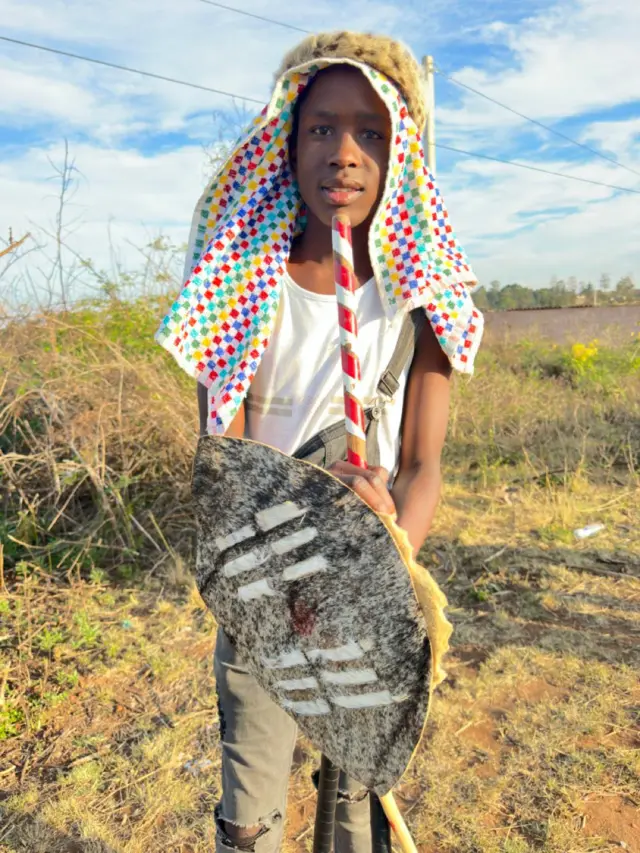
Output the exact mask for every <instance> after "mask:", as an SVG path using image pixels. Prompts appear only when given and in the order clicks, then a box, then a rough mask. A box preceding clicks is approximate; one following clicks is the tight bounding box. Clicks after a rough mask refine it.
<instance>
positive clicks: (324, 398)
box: [245, 275, 409, 473]
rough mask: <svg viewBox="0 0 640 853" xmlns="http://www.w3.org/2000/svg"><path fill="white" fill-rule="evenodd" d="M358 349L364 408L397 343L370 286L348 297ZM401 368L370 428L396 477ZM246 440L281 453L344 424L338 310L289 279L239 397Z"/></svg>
mask: <svg viewBox="0 0 640 853" xmlns="http://www.w3.org/2000/svg"><path fill="white" fill-rule="evenodd" d="M356 306H357V307H356V315H357V319H358V349H359V356H360V362H361V368H362V384H361V389H362V394H361V396H362V401H363V403H364V406H365V408H368V407H369V406H371V405H372V404H373V402H374V400H375V398H376V388H377V385H378V382H379V381H380V378H381V376H382V374H383V372H384V370H385V369H386V368H387V366H388V364H389V361H390V359H391V356H392V355H393V351H394V349H395V347H396V344H397V342H398V338H399V335H400V330H401V328H402V321H403V315H402V313H401V312H399V313H398V314H397V315H396V316H395V317H394V318H393V320H389V319H388V318H387V316H386V315H385V312H384V309H383V307H382V303H381V301H380V295H379V293H378V288H377V287H376V284H375V281H374V280H373V279H371V280H370V281H369V282H367V283H366V284H364V285H362V287H360V288H358V290H357V291H356ZM408 373H409V365H407V366H406V367H405V369H404V371H403V373H402V375H401V377H400V387H399V388H398V391H397V392H396V395H395V397H394V399H393V401H392V402H390V403H388V404H387V405H386V406H385V408H384V411H383V413H382V417H381V419H380V422H379V427H378V438H379V446H380V465H382V466H383V467H384V468H386V469H387V470H388V471H390V472H391V473H393V472H395V471H396V468H397V463H398V459H399V453H400V428H401V421H402V408H403V402H404V392H405V388H406V382H407V376H408ZM245 406H246V435H247V437H248V438H251V439H254V440H255V441H259V442H262V443H263V444H269V445H271V446H272V447H276V448H278V449H279V450H281V451H283V452H284V453H287V454H289V455H291V454H293V453H294V452H295V451H296V450H297V449H298V448H299V447H301V446H302V445H303V444H304V443H305V442H306V441H308V440H309V439H310V438H312V437H313V436H314V435H315V434H316V433H318V432H319V431H320V430H322V429H325V428H326V427H328V426H331V425H332V424H335V423H336V422H338V421H340V420H342V419H344V400H343V390H342V367H341V358H340V337H339V330H338V308H337V298H336V296H335V295H322V294H317V293H311V292H310V291H308V290H305V289H304V288H302V287H300V286H299V285H298V284H296V283H295V281H293V279H292V278H291V277H290V276H289V275H285V277H284V280H283V282H282V290H281V295H280V302H279V305H278V314H277V317H276V320H275V325H274V328H273V331H272V333H271V338H270V342H269V346H268V347H267V350H266V352H265V353H264V355H263V357H262V361H261V363H260V367H259V369H258V372H257V373H256V376H255V378H254V380H253V382H252V384H251V388H250V389H249V394H248V396H247V399H246V404H245Z"/></svg>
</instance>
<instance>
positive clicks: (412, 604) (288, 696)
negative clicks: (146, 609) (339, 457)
mask: <svg viewBox="0 0 640 853" xmlns="http://www.w3.org/2000/svg"><path fill="white" fill-rule="evenodd" d="M193 494H194V500H195V508H196V516H197V521H198V529H199V535H198V553H197V562H196V574H197V584H198V588H199V590H200V593H201V595H202V597H203V599H204V601H205V602H206V604H207V605H208V607H209V608H210V609H211V611H212V613H213V615H214V616H215V618H216V620H217V621H218V623H219V624H220V625H221V627H222V628H223V629H224V631H225V632H226V633H227V635H228V636H229V638H230V639H231V640H232V642H233V643H234V644H235V646H236V648H237V650H238V652H239V654H240V656H241V657H242V658H243V659H244V661H245V663H246V665H247V666H248V668H249V669H250V671H251V672H252V673H253V675H254V676H255V678H256V680H257V681H258V683H259V684H261V685H262V687H264V689H265V690H266V691H267V692H268V693H269V695H270V696H271V697H272V698H273V699H274V700H275V701H276V702H277V703H278V704H279V705H280V706H281V707H282V708H284V709H285V711H287V713H289V714H290V715H291V716H292V717H293V718H294V719H295V720H296V722H297V723H298V724H299V725H300V728H301V729H302V730H303V731H304V732H305V734H306V735H307V736H308V737H309V739H310V740H311V742H312V743H313V744H314V745H315V746H316V747H317V748H319V749H320V750H322V752H323V753H324V754H325V755H326V756H327V757H328V758H329V759H330V760H331V761H332V762H333V763H334V764H336V765H337V766H339V767H340V768H341V769H343V770H344V771H346V772H347V773H348V774H349V775H350V776H352V777H353V778H355V779H357V780H358V781H359V782H361V783H362V784H363V785H365V786H366V787H367V788H369V789H371V790H374V791H376V793H378V794H381V795H382V794H385V793H386V792H387V791H389V790H390V789H391V788H392V787H393V786H394V785H395V784H396V783H397V782H398V781H399V780H400V778H401V777H402V775H403V773H404V771H405V769H406V767H407V765H408V764H409V762H410V760H411V756H412V754H413V752H414V750H415V748H416V746H417V745H418V743H419V741H420V737H421V734H422V729H423V726H424V722H425V719H426V715H427V711H428V706H429V693H430V684H431V654H430V646H429V640H428V638H427V631H426V626H425V622H424V618H423V615H422V612H421V610H420V608H419V606H418V602H417V600H416V596H415V594H414V590H413V587H412V583H411V579H410V576H409V573H408V571H407V567H406V566H405V563H404V561H403V559H402V557H401V555H400V552H399V550H398V547H397V546H396V544H395V543H394V541H393V539H392V538H391V536H390V534H389V533H388V531H387V529H386V527H385V525H384V524H383V522H382V521H381V520H380V518H379V517H378V516H377V515H376V514H375V513H374V512H373V511H372V510H371V509H369V507H368V506H367V505H366V504H364V502H363V501H362V500H361V499H360V498H359V497H358V496H357V495H356V494H355V493H354V492H352V491H351V490H350V489H348V488H347V487H346V486H344V485H343V484H342V483H341V482H340V481H339V480H337V479H336V478H335V477H333V476H332V475H331V474H328V473H327V472H326V471H324V470H322V469H320V468H318V467H316V466H315V465H311V464H309V463H306V462H302V461H300V460H297V459H292V458H291V457H289V456H286V455H285V454H283V453H280V452H279V451H278V450H275V449H274V448H272V447H267V446H265V445H262V444H258V443H256V442H252V441H247V440H244V439H231V438H221V437H215V436H208V437H205V438H202V439H201V440H200V443H199V446H198V452H197V455H196V460H195V464H194V478H193Z"/></svg>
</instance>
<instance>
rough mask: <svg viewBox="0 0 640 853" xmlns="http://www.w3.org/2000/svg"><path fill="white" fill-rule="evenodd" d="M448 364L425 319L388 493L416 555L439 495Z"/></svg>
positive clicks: (427, 530)
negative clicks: (397, 461) (397, 463)
mask: <svg viewBox="0 0 640 853" xmlns="http://www.w3.org/2000/svg"><path fill="white" fill-rule="evenodd" d="M450 379H451V366H450V364H449V360H448V359H447V357H446V355H445V354H444V352H443V351H442V349H441V347H440V345H439V344H438V341H437V340H436V336H435V334H434V332H433V329H432V328H431V325H430V324H429V323H427V324H426V325H425V327H424V329H423V331H422V333H421V335H420V339H419V341H418V346H417V348H416V354H415V356H414V359H413V364H412V365H411V371H410V373H409V380H408V384H407V392H406V399H405V407H404V415H403V421H402V444H401V449H400V469H399V471H398V476H397V477H396V480H395V483H394V485H393V489H392V490H391V495H392V497H393V500H394V502H395V505H396V511H397V515H398V519H397V521H398V526H399V527H402V528H403V529H404V530H406V531H407V533H408V535H409V541H410V542H411V544H412V545H413V552H414V556H415V555H416V554H417V553H418V551H419V550H420V548H421V547H422V544H423V543H424V540H425V539H426V537H427V534H428V532H429V529H430V527H431V522H432V521H433V516H434V514H435V511H436V507H437V505H438V500H439V498H440V485H441V474H440V456H441V454H442V448H443V445H444V441H445V437H446V434H447V423H448V419H449V395H450Z"/></svg>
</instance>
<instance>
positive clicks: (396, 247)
mask: <svg viewBox="0 0 640 853" xmlns="http://www.w3.org/2000/svg"><path fill="white" fill-rule="evenodd" d="M363 46H364V48H365V49H363ZM381 46H382V47H383V48H384V49H383V50H382V51H381V50H380V47H381ZM372 47H373V49H372ZM366 48H368V49H366ZM390 50H391V53H392V54H393V51H394V50H395V51H396V52H398V51H401V52H402V59H401V62H400V63H399V65H398V63H392V62H390V60H389V51H390ZM363 58H364V60H366V61H362V60H363ZM288 60H289V61H287V60H285V64H284V66H283V69H284V70H283V71H282V73H281V74H280V76H279V78H278V80H277V82H276V84H275V87H274V91H273V95H272V97H271V100H270V102H269V104H268V105H267V107H265V109H264V110H263V111H262V113H261V114H260V115H259V116H258V117H257V118H256V119H255V120H254V121H253V122H252V124H251V125H250V127H249V129H248V131H247V133H246V135H245V136H243V137H242V138H241V140H240V141H239V143H238V144H237V145H236V147H235V148H234V151H233V153H232V154H231V156H230V158H229V159H228V160H227V162H226V164H225V165H224V166H223V167H222V169H221V170H220V172H219V173H218V174H217V175H216V176H215V178H214V179H213V181H212V183H211V184H210V186H209V188H208V189H207V190H206V191H205V193H204V194H203V196H202V198H201V199H200V202H199V203H198V206H197V208H196V212H195V215H194V220H193V225H192V230H191V237H190V241H189V249H188V255H187V270H186V276H188V277H187V281H186V284H185V286H184V288H183V290H182V292H181V294H180V296H179V297H178V299H177V300H176V302H175V303H174V304H173V306H172V307H171V310H170V312H169V314H168V315H167V316H166V317H165V319H164V321H163V323H162V325H161V326H160V329H159V330H158V332H157V335H156V339H157V341H158V342H159V343H160V344H161V345H162V346H163V347H165V348H166V349H167V350H168V351H169V352H170V353H172V355H173V356H174V357H175V358H176V360H177V361H178V363H179V364H180V365H181V366H182V367H183V368H184V369H185V370H186V371H187V373H189V375H190V376H193V377H194V378H195V379H197V380H198V381H200V382H202V383H203V384H204V385H206V386H207V387H208V388H209V389H210V391H209V399H210V411H209V423H208V431H209V433H211V434H222V433H224V432H225V430H226V429H227V428H228V427H229V425H230V423H231V421H232V420H233V418H234V416H235V414H236V413H237V411H238V409H239V408H240V406H241V404H242V402H243V400H244V398H245V396H246V394H247V391H248V390H249V386H250V385H251V381H252V379H253V377H254V376H255V374H256V371H257V369H258V367H259V365H260V360H261V358H262V355H263V353H264V351H265V350H266V347H267V345H268V343H269V336H270V334H271V329H272V327H273V323H274V320H275V317H276V313H277V309H278V300H279V296H280V287H281V281H282V277H283V275H284V273H285V271H286V266H287V259H288V256H289V250H290V247H291V242H292V240H293V238H294V236H295V235H296V234H297V233H298V232H299V231H300V230H301V229H302V228H303V227H304V224H303V223H304V219H303V217H304V210H303V205H302V200H301V198H300V194H299V191H298V188H297V185H296V182H295V179H294V178H293V176H292V173H291V167H290V164H289V137H290V134H291V130H292V122H293V115H292V110H293V107H294V104H295V102H296V99H297V98H298V96H299V95H300V94H301V92H303V91H304V89H305V87H306V86H307V85H308V84H309V82H310V80H312V79H313V77H314V75H315V74H317V73H318V71H320V70H321V69H323V68H326V67H328V66H329V65H332V64H349V65H353V66H355V67H356V68H358V69H359V70H360V71H361V72H362V73H363V74H364V75H365V76H366V78H367V80H368V81H369V82H370V83H371V85H372V86H373V88H374V90H375V91H376V92H377V94H378V95H379V96H380V98H381V99H382V100H383V102H384V103H385V104H386V106H387V108H388V110H389V114H390V116H391V125H392V143H391V148H390V162H389V169H388V172H387V178H386V186H385V191H384V195H383V198H382V201H381V203H380V206H379V208H378V211H377V213H376V215H375V217H374V219H373V222H372V225H371V228H370V233H369V253H370V256H371V263H372V266H373V270H374V275H375V280H376V283H377V286H378V290H379V293H380V297H381V300H382V304H383V305H384V307H385V310H386V312H387V315H388V316H389V317H390V318H391V317H393V316H394V315H395V314H396V313H397V312H398V311H409V310H412V309H414V308H424V310H425V312H426V314H427V317H428V319H429V321H430V323H431V326H432V328H433V330H434V332H435V335H436V337H437V339H438V341H439V343H440V346H441V347H442V349H443V350H444V352H445V353H446V355H447V356H448V358H449V360H450V362H451V364H452V366H453V367H454V368H455V369H457V370H459V371H461V372H464V373H471V372H472V371H473V361H474V358H475V354H476V351H477V349H478V346H479V344H480V339H481V337H482V328H483V319H482V315H481V314H480V313H479V312H478V311H477V310H476V308H475V307H474V305H473V302H472V300H471V296H470V294H469V290H470V289H471V288H472V287H473V286H474V285H475V284H476V283H477V280H476V278H475V276H474V274H473V272H472V271H471V268H470V266H469V264H468V262H467V259H466V257H465V254H464V251H463V249H462V247H461V246H460V245H459V243H458V242H457V240H456V238H455V236H454V233H453V229H452V227H451V223H450V221H449V216H448V213H447V209H446V207H445V205H444V202H443V199H442V196H441V195H440V191H439V189H438V187H437V185H436V183H435V181H434V179H433V176H432V175H431V174H430V173H429V172H428V170H427V167H426V165H425V161H424V153H423V150H422V144H421V138H420V129H421V128H422V126H423V124H424V106H423V104H422V101H421V97H420V86H419V83H415V81H416V80H419V72H418V69H417V63H416V62H415V60H414V59H413V58H412V57H411V56H410V55H409V54H407V53H406V51H404V48H402V47H401V46H399V45H398V43H397V42H393V41H391V40H390V39H385V38H382V37H378V36H361V35H358V34H354V33H340V34H326V35H321V36H314V37H312V38H311V39H307V40H305V42H303V43H302V45H300V46H299V48H297V49H296V50H295V51H293V52H292V53H291V54H290V55H289V57H288ZM293 63H297V64H295V65H293ZM290 65H293V67H289V66H290ZM381 69H382V70H381ZM407 69H408V70H409V72H410V74H409V79H408V81H407V80H406V79H403V78H406V77H407V73H406V72H407ZM384 71H387V73H383V72H384ZM410 107H411V111H410ZM336 323H337V319H336Z"/></svg>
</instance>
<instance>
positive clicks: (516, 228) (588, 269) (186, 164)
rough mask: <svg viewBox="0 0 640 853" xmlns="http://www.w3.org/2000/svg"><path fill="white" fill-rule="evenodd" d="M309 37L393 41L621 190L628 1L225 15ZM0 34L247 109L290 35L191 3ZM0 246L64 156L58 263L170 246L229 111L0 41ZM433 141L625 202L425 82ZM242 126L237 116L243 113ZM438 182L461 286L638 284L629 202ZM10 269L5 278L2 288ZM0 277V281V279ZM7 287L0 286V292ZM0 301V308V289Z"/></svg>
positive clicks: (21, 25)
mask: <svg viewBox="0 0 640 853" xmlns="http://www.w3.org/2000/svg"><path fill="white" fill-rule="evenodd" d="M228 5H236V6H238V7H240V8H243V9H245V10H247V11H251V12H255V13H257V14H262V15H268V16H270V17H273V18H276V19H279V20H283V21H287V22H289V23H290V24H293V25H295V26H299V27H302V28H305V29H310V30H321V29H328V28H338V27H339V28H349V29H369V30H373V31H379V32H386V33H389V34H391V35H394V36H396V37H398V38H401V39H403V40H404V41H405V42H406V43H407V44H408V45H409V46H410V47H411V48H412V49H413V51H414V53H415V54H416V55H417V56H418V57H419V58H420V57H422V56H423V55H425V54H427V53H431V54H433V55H434V56H435V59H436V62H437V64H438V66H439V67H440V68H441V69H442V70H443V71H446V72H447V73H450V74H452V75H454V76H455V77H456V78H457V79H459V80H460V81H462V82H464V83H466V84H468V85H469V86H472V87H473V88H477V89H479V90H481V91H483V92H485V93H486V94H487V95H490V96H491V97H493V98H495V99H497V100H499V101H502V102H504V103H506V104H509V105H511V106H513V107H514V108H516V109H518V110H519V111H520V112H522V113H524V114H526V115H528V116H531V117H533V118H536V119H538V120H539V121H542V122H544V123H545V124H549V125H551V126H552V127H554V128H556V129H557V130H559V131H561V132H562V133H565V134H567V135H568V136H571V137H573V138H574V139H576V140H578V141H580V142H582V143H584V144H586V145H588V146H590V147H592V148H594V149H596V150H597V151H601V152H603V153H605V154H607V155H609V156H612V157H617V158H619V160H620V161H621V162H623V163H624V164H626V165H628V166H629V167H630V168H632V169H635V170H636V171H637V172H638V173H640V78H639V76H638V70H637V68H638V65H637V33H638V32H640V4H638V3H637V2H636V0H608V2H607V3H606V4H603V3H602V2H601V0H558V2H551V0H526V2H525V0H475V2H473V3H472V2H470V1H469V0H433V2H431V3H428V4H426V3H424V0H404V2H403V0H314V3H313V4H310V3H304V4H303V3H297V4H292V3H290V2H288V0H270V2H269V3H268V4H267V3H265V2H263V0H228ZM0 11H1V12H2V15H1V19H2V22H3V23H2V26H1V28H0V35H6V36H11V37H13V38H18V39H24V40H27V41H33V42H37V43H41V44H46V45H49V46H51V47H56V48H60V49H63V50H70V51H73V52H78V53H83V54H86V55H90V56H94V57H98V58H102V59H105V60H107V61H112V62H117V63H122V64H124V65H131V66H134V67H138V68H143V69H146V70H149V71H153V72H157V73H160V74H165V75H168V76H173V77H177V78H181V79H185V80H190V81H194V82H197V83H201V84H204V85H207V86H213V87H216V88H219V89H224V90H228V91H230V92H234V93H237V94H238V95H244V96H248V97H252V98H257V99H259V100H266V99H267V96H268V93H269V86H270V82H271V75H272V72H273V70H274V69H275V67H276V66H277V65H278V63H279V60H280V58H281V56H282V54H283V53H284V52H285V51H286V50H287V49H288V48H289V47H291V46H292V45H293V44H295V43H296V41H297V40H298V39H299V38H301V36H300V35H299V34H297V33H295V32H292V31H290V30H287V29H284V28H282V27H277V26H272V25H269V24H266V23H261V22H258V21H255V20H251V19H249V18H247V17H243V16H240V15H237V14H234V13H232V12H227V11H223V10H220V9H217V8H214V7H212V6H209V5H206V4H204V3H202V2H199V0H182V2H181V3H180V4H176V3H175V0H136V2H135V3H131V1H130V0H109V2H106V0H82V2H81V0H47V2H46V3H45V2H44V0H0ZM0 79H2V87H1V89H0V237H3V238H4V237H6V236H7V234H8V228H9V226H12V228H13V231H14V235H15V236H18V235H19V234H21V233H22V232H23V231H25V230H30V231H31V232H32V233H34V234H36V235H38V239H39V240H40V241H41V242H42V243H46V242H47V240H48V238H47V236H46V232H47V231H50V230H51V225H52V223H53V220H54V218H55V209H56V200H55V181H54V180H53V176H54V165H55V164H59V163H60V162H61V157H62V151H63V146H64V139H65V138H66V139H67V140H68V142H69V147H70V151H71V154H72V156H73V157H74V160H75V164H76V166H77V169H78V174H77V186H76V193H75V195H74V198H73V203H72V206H71V207H70V208H69V213H70V215H71V216H72V217H73V218H74V230H73V233H72V234H69V236H68V240H69V244H70V246H71V248H72V249H73V250H74V251H77V252H79V253H80V254H81V255H83V256H88V257H91V258H93V259H94V260H95V261H96V263H98V264H99V265H100V266H103V267H105V268H108V267H109V265H110V264H113V263H114V258H117V259H118V260H119V262H121V263H122V264H124V265H125V266H126V265H129V264H135V263H136V262H137V261H138V258H139V256H138V255H137V253H136V250H135V249H134V247H135V246H141V245H143V244H144V243H145V242H146V241H148V239H149V238H150V237H153V236H155V235H157V234H160V233H165V234H168V235H169V236H170V237H171V238H172V239H173V240H174V241H176V242H178V243H180V242H183V241H184V240H186V237H187V233H188V228H189V222H190V218H191V213H192V210H193V207H194V204H195V202H196V200H197V198H198V196H199V194H200V190H201V188H202V186H203V183H204V182H205V180H206V177H207V158H206V154H205V149H206V148H207V147H211V146H212V145H215V143H216V142H217V141H218V140H219V139H220V138H221V136H224V135H225V134H228V133H230V132H233V131H232V128H233V127H234V126H237V125H238V121H239V116H241V115H242V113H243V109H242V103H241V102H235V103H233V102H230V101H229V99H227V98H223V97H220V96H217V95H213V94H209V93H204V92H198V91H195V90H190V89H185V88H182V87H179V86H175V85H172V84H169V83H162V82H160V81H152V80H148V79H145V78H142V77H138V76H133V75H128V74H125V73H121V72H117V71H115V70H109V69H106V68H99V67H97V66H92V65H89V64H87V63H82V62H78V61H74V60H71V59H64V58H62V57H57V56H53V55H50V54H45V53H40V52H37V51H34V50H30V49H27V48H24V47H19V46H14V45H10V44H8V43H6V42H1V41H0ZM436 100H437V106H436V125H437V138H438V141H439V142H441V143H443V144H445V145H450V146H453V147H457V148H461V149H464V150H467V151H472V152H478V153H483V154H486V155H489V156H493V157H499V158H504V159H516V160H519V161H522V162H525V163H529V164H531V165H535V166H539V167H542V168H547V169H551V170H552V171H560V172H566V173H568V174H570V175H573V176H575V177H581V178H587V179H590V180H594V181H601V182H604V183H610V184H615V185H618V186H623V187H631V188H634V189H636V190H638V191H640V174H634V173H631V172H629V171H625V170H624V169H622V168H618V167H616V166H615V165H614V164H612V163H608V162H606V161H604V160H602V159H600V158H598V157H596V156H595V155H593V154H590V153H589V152H587V151H585V150H583V149H579V148H576V147H575V146H572V145H570V144H569V143H567V142H565V141H563V140H561V139H558V138H557V137H554V136H552V135H551V134H548V133H546V132H544V131H542V130H541V129H540V128H537V127H535V126H534V125H532V124H530V123H528V122H526V121H523V120H522V119H519V118H518V117H516V116H514V115H513V114H510V113H508V112H507V111H505V110H502V109H500V108H498V107H497V106H494V105H492V104H491V103H489V102H488V101H486V100H483V99H481V98H479V97H477V96H476V95H474V94H472V93H470V92H467V91H464V90H462V89H460V88H458V87H456V86H454V85H453V84H451V83H449V82H448V81H447V80H445V79H444V78H442V77H438V78H437V93H436ZM246 106H247V108H248V112H247V113H245V115H247V116H248V115H250V114H251V112H252V111H253V110H254V109H256V107H255V106H253V105H246ZM438 179H439V182H440V184H441V187H442V190H443V194H444V196H445V199H446V200H447V203H448V206H449V209H450V212H451V217H452V221H453V223H454V226H455V228H456V230H457V232H458V235H459V237H460V240H461V242H462V243H463V244H464V245H465V247H466V249H467V252H468V254H469V256H470V259H471V261H472V264H473V266H474V268H475V270H476V272H477V274H478V276H479V277H480V278H481V280H483V281H484V282H486V283H488V282H489V281H491V280H492V279H496V278H497V279H499V280H501V281H502V282H503V283H507V282H511V281H520V282H522V283H525V284H529V285H531V286H540V285H544V284H546V283H547V282H548V280H549V278H550V277H551V276H552V275H557V276H559V277H569V276H576V277H577V278H578V279H580V280H584V281H588V280H597V279H598V278H599V277H600V274H601V273H603V272H607V273H609V274H610V275H611V276H612V278H613V279H614V280H615V279H616V278H618V277H621V276H623V275H627V274H631V275H633V276H634V277H635V278H636V280H637V281H638V280H640V195H631V194H627V193H622V192H617V191H614V190H609V189H605V188H602V187H597V186H590V185H588V184H582V183H577V182H574V181H567V180H563V179H560V178H555V177H551V176H546V175H541V174H538V173H534V172H528V171H524V170H521V169H516V168H513V167H510V166H506V165H501V164H498V163H493V162H488V161H483V160H480V159H475V158H467V157H463V156H460V155H457V154H454V153H452V152H448V151H445V150H440V151H439V152H438ZM26 263H28V258H25V261H24V262H20V264H15V265H14V266H13V267H12V270H11V275H15V274H16V273H19V272H20V265H21V264H26ZM1 271H2V268H1V267H0V272H1ZM8 275H9V274H8V273H6V274H5V276H4V277H3V278H2V279H1V280H0V284H3V283H5V282H6V281H7V280H8V278H7V276H8ZM0 297H1V291H0Z"/></svg>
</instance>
